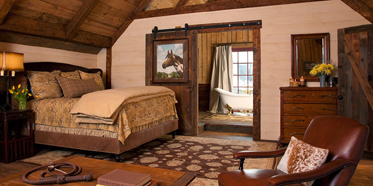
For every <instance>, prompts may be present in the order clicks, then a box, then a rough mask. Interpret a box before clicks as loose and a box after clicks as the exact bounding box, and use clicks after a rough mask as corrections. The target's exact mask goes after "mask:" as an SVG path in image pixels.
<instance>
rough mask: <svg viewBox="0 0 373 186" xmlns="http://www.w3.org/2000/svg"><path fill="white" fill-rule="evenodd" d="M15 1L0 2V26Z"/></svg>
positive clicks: (2, 0) (4, 0) (3, 0)
mask: <svg viewBox="0 0 373 186" xmlns="http://www.w3.org/2000/svg"><path fill="white" fill-rule="evenodd" d="M15 1H16V0H0V25H1V23H3V21H4V18H5V16H6V15H7V14H8V13H9V10H10V9H11V8H12V6H13V4H14V2H15Z"/></svg>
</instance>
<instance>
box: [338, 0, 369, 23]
mask: <svg viewBox="0 0 373 186" xmlns="http://www.w3.org/2000/svg"><path fill="white" fill-rule="evenodd" d="M342 1H343V2H344V3H346V4H347V5H348V6H349V7H351V8H352V9H354V10H355V11H356V12H358V13H359V14H360V15H362V16H363V17H364V18H365V19H367V20H368V21H369V22H371V23H373V9H371V8H369V7H368V6H367V5H366V4H364V3H363V2H361V1H360V0H342Z"/></svg>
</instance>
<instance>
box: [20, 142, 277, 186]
mask: <svg viewBox="0 0 373 186" xmlns="http://www.w3.org/2000/svg"><path fill="white" fill-rule="evenodd" d="M274 149H276V143H270V142H253V141H240V140H226V139H215V138H202V137H190V136H176V138H175V139H172V138H171V137H170V136H169V135H166V136H163V137H161V138H158V139H156V140H154V141H152V142H149V143H146V144H144V145H142V146H140V147H138V148H135V149H132V150H130V151H128V152H125V153H123V154H122V155H121V158H122V160H121V162H124V163H132V164H138V165H143V166H150V167H158V168H164V169H172V170H178V171H188V172H194V173H195V174H196V175H197V176H196V178H197V179H195V181H193V182H192V183H191V184H190V185H192V186H198V185H210V186H211V185H217V181H216V178H217V176H218V174H219V173H221V172H225V171H231V170H237V169H238V166H239V160H235V159H233V158H232V154H233V152H237V151H241V150H252V151H267V150H274ZM71 154H74V155H79V156H84V157H91V158H96V159H103V160H107V161H115V159H114V156H113V155H111V154H106V153H96V152H86V151H76V150H64V149H63V150H61V149H58V150H51V151H48V150H44V151H43V152H39V153H38V154H37V155H35V156H34V157H31V158H27V159H24V160H23V161H24V162H30V163H37V164H47V163H49V162H52V161H55V160H56V159H61V158H63V157H66V156H68V155H71ZM272 164H273V158H270V159H247V160H246V161H245V164H244V168H245V169H250V168H269V169H270V168H272Z"/></svg>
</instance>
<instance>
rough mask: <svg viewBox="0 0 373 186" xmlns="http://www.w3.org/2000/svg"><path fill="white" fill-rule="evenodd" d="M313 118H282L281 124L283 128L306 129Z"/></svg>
mask: <svg viewBox="0 0 373 186" xmlns="http://www.w3.org/2000/svg"><path fill="white" fill-rule="evenodd" d="M313 118H314V117H313V116H283V117H282V124H283V126H284V127H292V126H293V127H305V128H307V127H308V125H309V124H310V122H311V121H312V119H313Z"/></svg>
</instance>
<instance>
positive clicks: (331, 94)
mask: <svg viewBox="0 0 373 186" xmlns="http://www.w3.org/2000/svg"><path fill="white" fill-rule="evenodd" d="M280 90H281V131H280V132H281V134H280V139H279V143H280V144H286V143H289V141H290V138H291V136H295V137H297V138H298V139H301V140H302V139H303V135H304V132H305V131H306V128H307V126H308V124H309V123H310V122H311V120H312V119H313V117H315V116H319V115H337V114H338V105H337V102H338V99H337V97H338V88H337V87H280Z"/></svg>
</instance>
